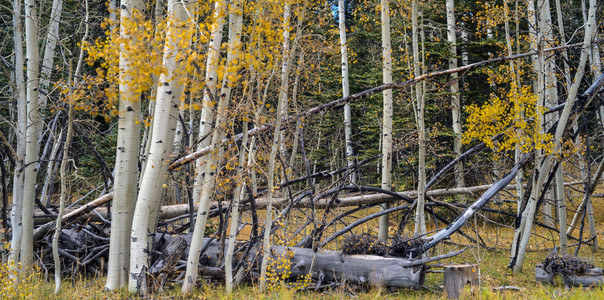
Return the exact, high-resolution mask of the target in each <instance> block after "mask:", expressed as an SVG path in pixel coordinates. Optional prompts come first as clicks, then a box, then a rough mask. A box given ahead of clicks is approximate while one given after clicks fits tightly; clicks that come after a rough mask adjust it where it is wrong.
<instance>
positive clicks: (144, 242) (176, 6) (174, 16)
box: [128, 0, 192, 292]
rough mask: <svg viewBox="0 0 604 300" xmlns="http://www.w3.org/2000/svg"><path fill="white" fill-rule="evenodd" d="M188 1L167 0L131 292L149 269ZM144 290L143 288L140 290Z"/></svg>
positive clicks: (178, 94)
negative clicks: (160, 67) (162, 46)
mask: <svg viewBox="0 0 604 300" xmlns="http://www.w3.org/2000/svg"><path fill="white" fill-rule="evenodd" d="M189 5H191V2H190V1H180V0H171V1H168V25H167V31H166V44H165V47H164V55H163V62H162V64H163V68H164V71H163V72H162V73H161V75H160V76H159V82H158V85H159V86H158V89H157V95H156V100H155V109H154V116H153V119H154V121H153V127H154V128H153V135H152V136H151V137H150V139H151V148H150V150H149V157H148V158H147V164H146V166H145V167H146V169H145V174H144V177H143V178H141V184H140V192H139V194H138V198H137V201H136V206H135V209H134V216H133V219H132V240H131V243H130V254H131V256H130V277H129V281H128V288H129V290H130V291H140V290H141V289H144V288H145V287H144V286H141V284H142V283H143V282H144V278H143V276H146V274H145V272H146V271H147V270H148V268H149V260H150V253H151V249H152V247H153V234H154V233H155V231H156V226H157V216H158V213H159V209H160V207H161V194H162V191H163V189H164V188H165V186H166V184H165V182H166V177H167V176H166V173H167V170H168V166H169V162H170V161H169V155H170V154H171V153H172V147H173V145H174V130H175V127H176V121H177V113H178V105H179V104H180V103H181V100H182V97H183V93H184V80H183V78H182V76H183V73H182V70H181V68H182V58H181V56H182V53H183V50H184V48H186V47H188V45H189V43H190V40H191V32H192V30H191V28H190V27H191V26H190V21H188V19H189V18H190V17H192V16H191V15H190V14H189V13H188V10H189V9H188V8H187V6H189ZM142 291H143V292H144V290H142Z"/></svg>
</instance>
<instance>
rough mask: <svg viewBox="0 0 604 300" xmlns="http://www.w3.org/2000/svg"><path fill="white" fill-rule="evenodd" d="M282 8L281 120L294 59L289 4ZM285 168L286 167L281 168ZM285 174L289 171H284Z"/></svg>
mask: <svg viewBox="0 0 604 300" xmlns="http://www.w3.org/2000/svg"><path fill="white" fill-rule="evenodd" d="M284 5H285V6H284V7H283V54H282V57H281V86H280V87H279V100H278V101H279V104H281V106H280V107H281V108H280V109H279V110H278V112H279V113H280V114H281V119H284V118H287V110H288V107H289V99H288V97H287V96H288V94H289V70H290V68H291V64H292V59H293V57H294V55H293V52H294V50H295V47H291V46H290V37H291V31H292V30H291V4H290V3H289V2H287V1H286V2H285V3H284ZM279 134H280V138H279V139H280V141H279V153H280V155H281V158H282V159H286V157H287V141H286V136H287V132H286V130H285V129H282V130H281V132H280V133H279ZM283 167H284V168H286V166H283ZM286 172H289V170H287V169H286ZM284 181H285V178H283V179H282V182H284Z"/></svg>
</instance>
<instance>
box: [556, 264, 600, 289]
mask: <svg viewBox="0 0 604 300" xmlns="http://www.w3.org/2000/svg"><path fill="white" fill-rule="evenodd" d="M602 275H604V272H602V269H601V268H591V269H589V270H588V271H587V272H585V274H580V275H574V274H570V275H566V274H565V275H563V276H562V281H563V282H564V285H565V286H569V287H571V286H577V287H594V286H602V285H604V276H602Z"/></svg>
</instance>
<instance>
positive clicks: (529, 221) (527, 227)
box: [510, 0, 597, 272]
mask: <svg viewBox="0 0 604 300" xmlns="http://www.w3.org/2000/svg"><path fill="white" fill-rule="evenodd" d="M596 9H597V1H596V0H590V1H589V14H588V20H587V23H586V24H585V37H584V40H583V43H584V44H583V47H582V49H581V57H580V59H579V66H578V67H577V72H576V73H575V78H574V80H573V84H572V86H571V87H570V89H569V93H568V97H567V101H566V105H565V106H564V110H563V111H562V113H561V115H560V119H559V121H558V125H557V127H556V133H555V135H554V151H553V154H551V155H548V156H546V157H545V159H544V162H543V164H542V165H541V168H540V170H539V172H538V177H537V179H536V184H535V188H534V189H533V191H532V193H531V197H530V198H529V202H528V204H527V206H526V208H525V210H524V212H523V214H522V219H521V224H520V227H519V228H518V229H517V230H520V235H519V236H520V242H519V244H518V253H517V255H516V256H515V257H513V258H512V262H511V263H510V267H512V269H513V271H514V272H519V271H520V270H521V269H522V264H523V262H524V258H525V256H526V250H527V247H528V242H529V238H530V235H531V230H532V226H533V220H534V216H535V210H536V208H537V201H538V198H539V195H540V193H541V189H542V187H543V184H544V182H545V178H547V176H548V175H549V173H550V170H551V166H552V162H553V159H554V158H555V155H557V154H559V153H560V152H561V149H562V144H561V139H562V135H563V134H564V132H565V131H566V125H567V123H568V119H569V117H570V113H571V110H572V107H573V105H574V103H575V101H576V97H577V95H578V91H579V85H580V83H581V80H582V78H583V75H584V74H585V65H586V62H587V56H588V52H589V48H590V47H591V44H592V39H593V35H594V32H595V27H596V26H595V24H596V23H595V20H596Z"/></svg>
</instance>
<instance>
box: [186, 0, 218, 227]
mask: <svg viewBox="0 0 604 300" xmlns="http://www.w3.org/2000/svg"><path fill="white" fill-rule="evenodd" d="M225 10H226V4H225V2H224V1H222V0H219V1H216V2H215V3H214V12H213V23H212V36H211V37H210V43H209V46H208V53H207V58H206V74H205V76H206V77H205V81H206V87H205V88H204V90H203V102H202V109H201V119H200V120H199V137H198V138H199V140H200V142H199V144H198V145H197V150H201V149H204V148H206V147H209V146H210V142H211V140H212V138H211V135H210V134H211V130H212V122H213V120H214V103H215V98H216V85H217V83H218V64H219V62H220V44H222V30H223V28H224V14H225ZM204 174H205V160H204V159H198V160H197V161H196V162H195V179H194V181H193V182H194V185H193V202H194V203H199V200H200V198H201V188H202V186H203V181H204ZM191 222H193V220H191Z"/></svg>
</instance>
